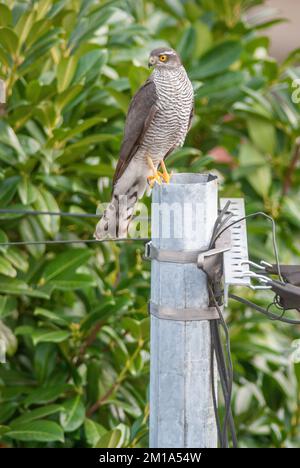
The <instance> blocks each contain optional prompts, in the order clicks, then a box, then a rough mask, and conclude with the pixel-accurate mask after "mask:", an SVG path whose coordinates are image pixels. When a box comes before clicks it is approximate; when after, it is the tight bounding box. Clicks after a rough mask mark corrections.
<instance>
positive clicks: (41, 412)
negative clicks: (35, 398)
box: [10, 405, 63, 429]
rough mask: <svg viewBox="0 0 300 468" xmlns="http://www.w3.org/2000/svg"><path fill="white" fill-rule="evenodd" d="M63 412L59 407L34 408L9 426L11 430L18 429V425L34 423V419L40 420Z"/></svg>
mask: <svg viewBox="0 0 300 468" xmlns="http://www.w3.org/2000/svg"><path fill="white" fill-rule="evenodd" d="M62 410H63V407H62V406H60V405H48V406H43V407H42V408H36V409H34V410H31V411H27V412H26V413H23V414H21V416H18V417H17V418H16V419H13V420H12V421H11V422H10V426H11V427H12V429H14V428H15V427H18V425H19V424H20V423H22V424H24V423H29V422H31V421H35V420H36V419H42V418H44V417H45V416H50V415H52V414H55V413H58V412H60V411H62Z"/></svg>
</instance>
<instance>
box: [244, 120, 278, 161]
mask: <svg viewBox="0 0 300 468" xmlns="http://www.w3.org/2000/svg"><path fill="white" fill-rule="evenodd" d="M247 126H248V132H249V135H250V137H251V140H252V141H253V143H254V144H255V146H256V147H257V148H258V149H259V150H260V151H262V152H264V153H269V154H271V155H272V154H274V151H275V147H276V130H275V127H274V125H272V123H270V122H268V121H267V120H264V119H259V118H253V117H251V118H249V119H248V120H247Z"/></svg>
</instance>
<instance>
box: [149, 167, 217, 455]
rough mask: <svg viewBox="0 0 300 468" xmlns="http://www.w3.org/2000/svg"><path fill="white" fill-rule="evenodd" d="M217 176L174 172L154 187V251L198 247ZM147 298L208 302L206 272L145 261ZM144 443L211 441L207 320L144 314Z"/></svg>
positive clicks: (204, 237) (211, 218)
mask: <svg viewBox="0 0 300 468" xmlns="http://www.w3.org/2000/svg"><path fill="white" fill-rule="evenodd" d="M217 195H218V187H217V177H216V176H214V175H211V174H176V175H173V177H172V179H171V183H170V184H168V185H167V184H162V185H155V187H154V190H153V196H152V243H153V245H154V246H155V247H157V248H159V249H162V250H163V249H165V250H172V251H177V250H178V251H180V250H195V249H199V250H200V249H205V248H207V247H208V243H209V240H210V237H211V234H212V229H213V225H214V222H215V220H216V217H217ZM151 301H152V302H153V303H155V304H158V305H159V306H168V307H171V308H176V309H178V308H191V307H193V308H195V307H197V308H201V307H205V308H206V307H207V306H208V290H207V282H206V276H205V274H204V273H203V272H202V271H201V270H199V269H198V268H197V266H196V265H195V264H177V263H167V262H158V261H156V260H152V267H151ZM150 447H152V448H155V447H159V448H185V447H187V448H191V447H193V448H205V447H217V428H216V422H215V415H214V409H213V400H212V388H211V371H210V329H209V322H208V321H207V320H204V321H183V320H180V321H179V320H166V319H161V318H157V317H155V316H153V315H151V371H150Z"/></svg>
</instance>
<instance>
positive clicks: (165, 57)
mask: <svg viewBox="0 0 300 468" xmlns="http://www.w3.org/2000/svg"><path fill="white" fill-rule="evenodd" d="M159 60H160V61H161V62H166V61H167V60H168V57H167V56H166V55H160V56H159Z"/></svg>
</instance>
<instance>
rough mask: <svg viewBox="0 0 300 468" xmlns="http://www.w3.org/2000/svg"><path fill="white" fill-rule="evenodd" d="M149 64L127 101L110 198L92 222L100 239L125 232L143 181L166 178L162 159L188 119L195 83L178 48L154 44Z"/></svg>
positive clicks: (181, 136)
mask: <svg viewBox="0 0 300 468" xmlns="http://www.w3.org/2000/svg"><path fill="white" fill-rule="evenodd" d="M149 66H150V67H154V70H153V73H152V74H151V76H150V77H149V78H148V79H147V81H146V82H145V83H144V85H143V86H142V87H141V88H140V89H139V90H138V91H137V93H136V94H135V96H134V97H133V99H132V101H131V103H130V106H129V110H128V114H127V117H126V123H125V132H124V138H123V142H122V146H121V151H120V156H119V160H118V164H117V167H116V171H115V175H114V179H113V191H112V200H111V202H110V204H109V206H108V208H107V209H106V210H105V212H104V214H103V216H102V218H101V220H100V221H99V223H98V224H97V227H96V232H95V237H96V239H99V240H100V239H104V238H106V237H110V238H122V237H126V236H127V230H128V226H129V223H130V220H131V218H132V216H133V211H134V206H135V203H136V201H137V199H139V198H141V197H142V196H143V194H144V192H145V190H146V187H147V182H148V183H149V184H150V186H152V185H153V184H154V183H155V182H158V183H161V182H162V181H163V182H166V183H168V182H169V180H170V176H169V174H168V172H167V170H166V167H165V163H164V160H165V159H166V157H167V156H168V155H169V154H170V153H171V152H172V151H173V150H174V149H175V148H177V147H179V146H182V145H183V143H184V140H185V137H186V134H187V132H188V130H189V127H190V125H191V120H192V116H193V104H194V99H193V88H192V84H191V82H190V80H189V78H188V76H187V73H186V71H185V68H184V67H183V65H182V63H181V60H180V57H179V56H178V54H177V53H176V52H175V50H173V49H170V48H167V47H163V48H159V49H155V50H153V51H152V52H151V54H150V57H149ZM159 166H160V167H161V170H162V172H158V170H157V169H158V167H159Z"/></svg>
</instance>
